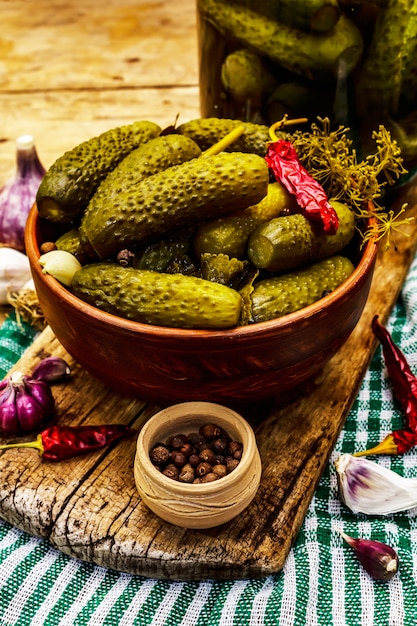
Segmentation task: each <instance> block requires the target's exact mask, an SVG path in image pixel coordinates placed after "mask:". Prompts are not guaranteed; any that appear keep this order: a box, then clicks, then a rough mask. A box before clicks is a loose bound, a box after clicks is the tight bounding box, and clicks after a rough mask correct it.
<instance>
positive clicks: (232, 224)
mask: <svg viewBox="0 0 417 626" xmlns="http://www.w3.org/2000/svg"><path fill="white" fill-rule="evenodd" d="M294 203H295V201H294V199H293V196H291V195H290V194H289V193H288V191H287V190H286V189H285V187H284V186H283V185H281V183H279V182H274V183H270V184H269V185H268V193H267V195H266V196H265V197H264V198H262V200H261V201H260V202H259V203H258V204H255V205H254V206H250V207H248V208H247V209H244V210H243V211H238V212H235V213H231V214H230V215H225V216H223V217H218V218H216V219H214V220H210V221H209V222H204V223H203V224H202V225H201V226H200V227H199V229H198V230H197V233H196V234H195V237H194V251H195V253H196V255H197V257H198V258H199V257H200V256H201V255H202V254H204V253H205V252H209V253H211V254H227V255H228V256H229V257H230V258H237V259H243V258H245V257H246V246H247V243H248V239H249V236H250V234H251V233H252V232H253V231H254V230H255V228H256V227H257V226H259V225H260V224H262V223H264V222H266V221H268V220H270V219H272V218H273V217H277V216H278V215H280V214H281V213H282V212H283V211H284V209H285V208H287V207H292V206H293V205H294Z"/></svg>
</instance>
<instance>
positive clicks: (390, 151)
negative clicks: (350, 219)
mask: <svg viewBox="0 0 417 626" xmlns="http://www.w3.org/2000/svg"><path fill="white" fill-rule="evenodd" d="M349 132H350V129H349V128H346V127H344V126H339V128H337V129H336V130H331V129H330V121H329V119H328V118H318V123H313V124H312V125H311V130H310V131H307V132H303V131H301V130H297V131H295V132H294V133H292V134H291V135H289V136H288V139H289V140H290V141H291V143H292V144H293V145H294V147H295V149H296V151H297V155H298V158H299V159H300V161H301V163H302V164H303V166H304V167H305V168H306V169H307V170H308V172H309V173H310V174H311V176H313V178H315V179H316V180H317V181H318V182H320V183H321V185H322V186H323V188H324V190H325V192H326V194H327V196H328V197H329V198H335V199H336V200H338V201H339V202H343V203H345V204H347V205H348V206H350V207H351V209H352V210H353V212H354V213H355V216H356V218H357V222H358V223H360V222H362V221H363V220H367V219H369V218H371V217H374V218H375V219H376V233H375V232H374V231H373V232H367V233H365V235H364V241H366V240H367V239H368V238H370V237H375V236H376V238H377V239H381V238H382V237H384V236H385V235H387V245H389V238H390V234H391V232H392V231H393V230H397V229H399V227H400V226H401V225H404V224H408V223H409V222H410V221H411V220H412V219H413V218H412V217H411V218H410V217H401V216H403V213H404V211H405V206H403V207H401V209H400V210H399V211H396V212H394V211H393V210H387V209H386V208H385V207H383V206H382V203H381V200H382V198H383V194H384V190H385V187H386V186H387V185H394V184H395V183H396V182H397V181H398V179H399V178H400V176H402V175H403V174H406V173H407V170H406V169H405V168H404V165H403V158H402V155H401V149H400V147H399V146H398V144H397V142H396V141H395V140H393V139H392V137H391V135H390V133H389V131H388V130H387V129H386V128H385V127H384V126H379V129H378V130H377V131H374V132H373V134H372V139H373V141H374V143H375V152H374V153H373V154H369V155H368V156H366V157H365V158H363V159H362V160H358V157H357V152H356V150H355V148H354V142H353V140H352V139H351V138H350V137H349Z"/></svg>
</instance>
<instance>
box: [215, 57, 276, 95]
mask: <svg viewBox="0 0 417 626" xmlns="http://www.w3.org/2000/svg"><path fill="white" fill-rule="evenodd" d="M221 75H222V83H223V87H224V88H225V90H226V91H227V92H228V93H229V94H230V96H231V97H232V98H233V100H235V101H236V102H240V103H242V104H245V103H246V102H251V103H253V104H254V105H255V106H257V107H259V106H261V104H262V101H263V100H264V98H265V97H266V96H267V95H268V94H270V93H271V92H272V90H273V89H274V87H275V86H276V83H277V81H276V79H275V78H274V77H273V76H272V74H271V72H270V71H269V70H268V67H267V65H266V63H265V60H264V59H263V58H262V57H261V56H260V55H259V54H255V52H251V51H250V50H235V51H234V52H231V53H230V54H229V55H227V57H226V58H225V60H224V61H223V64H222V68H221Z"/></svg>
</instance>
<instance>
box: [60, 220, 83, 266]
mask: <svg viewBox="0 0 417 626" xmlns="http://www.w3.org/2000/svg"><path fill="white" fill-rule="evenodd" d="M55 245H56V247H57V249H58V250H65V252H69V253H70V254H73V255H74V256H75V258H76V259H78V261H79V262H80V263H81V264H82V265H83V264H84V263H85V262H86V261H87V259H88V255H87V254H86V253H85V250H84V247H83V245H82V242H81V238H80V231H79V230H78V228H71V229H70V230H68V231H67V232H66V233H64V234H63V235H61V236H60V237H58V239H57V240H56V241H55Z"/></svg>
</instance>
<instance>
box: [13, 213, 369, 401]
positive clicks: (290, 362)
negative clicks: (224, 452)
mask: <svg viewBox="0 0 417 626" xmlns="http://www.w3.org/2000/svg"><path fill="white" fill-rule="evenodd" d="M49 229H50V225H48V224H46V223H45V222H44V220H42V219H41V218H40V217H39V215H38V211H37V208H36V205H35V206H34V207H33V208H32V210H31V212H30V214H29V217H28V221H27V227H26V233H25V236H26V239H25V243H26V252H27V255H28V258H29V261H30V264H31V269H32V274H33V279H34V283H35V287H36V290H37V294H38V298H39V302H40V306H41V308H42V310H43V313H44V315H45V318H46V320H47V322H48V323H49V325H50V326H51V328H52V330H53V332H54V333H55V335H56V337H57V338H58V339H59V341H60V342H61V343H62V345H63V346H64V348H65V349H66V350H67V351H68V352H69V353H70V354H71V355H72V356H73V357H74V359H75V360H76V361H78V362H79V363H80V364H81V365H82V366H83V367H84V368H85V369H86V370H87V371H89V372H90V373H92V374H93V375H95V376H96V377H97V378H99V379H101V380H102V381H104V382H105V383H106V384H107V385H109V386H110V387H112V388H114V389H117V390H118V391H121V392H124V393H129V394H133V395H135V396H138V397H141V398H143V399H145V400H154V401H157V402H159V403H164V402H166V403H173V402H183V401H192V400H199V401H211V402H220V403H223V404H228V405H230V406H235V407H236V406H238V405H239V404H241V403H246V402H247V401H258V400H260V399H267V398H273V397H276V396H278V395H280V394H281V393H286V392H287V391H288V390H289V389H292V388H294V387H296V386H298V385H300V384H302V383H304V382H305V381H306V380H307V379H309V378H311V377H312V376H314V375H315V374H317V373H318V372H319V371H320V370H321V369H322V367H323V366H324V365H325V364H326V363H327V362H328V361H329V359H330V358H331V357H332V356H333V355H334V354H335V353H336V352H337V351H338V350H339V348H340V347H341V346H342V344H343V343H344V342H345V341H346V339H347V338H348V337H349V335H350V334H351V332H352V331H353V329H354V328H355V326H356V324H357V322H358V320H359V318H360V316H361V313H362V310H363V308H364V306H365V303H366V300H367V297H368V293H369V289H370V285H371V280H372V274H373V269H374V264H375V259H376V254H377V246H376V244H375V243H374V242H373V241H369V242H368V243H367V244H366V246H365V247H364V249H363V251H362V254H361V258H360V260H359V261H358V263H357V266H356V268H355V270H354V272H353V273H352V274H351V275H350V276H349V278H348V279H347V280H346V281H345V282H344V283H343V284H342V285H340V286H339V287H338V288H337V289H335V290H334V291H333V292H332V293H330V294H328V295H326V296H325V297H323V298H322V299H321V300H319V301H318V302H315V303H314V304H312V305H310V306H308V307H306V308H304V309H302V310H300V311H297V312H295V313H291V314H290V315H286V316H284V317H280V318H278V319H274V320H270V321H267V322H261V323H258V324H252V325H248V326H242V327H237V328H233V329H230V330H221V331H214V330H209V331H206V330H186V329H178V328H166V327H160V326H153V325H149V324H141V323H138V322H132V321H129V320H126V319H122V318H120V317H117V316H115V315H111V314H109V313H105V312H103V311H100V310H98V309H96V308H95V307H93V306H91V305H89V304H86V303H85V302H83V301H81V300H80V299H78V298H77V297H75V296H74V295H73V294H71V292H70V291H69V290H68V289H67V288H66V287H64V286H62V285H61V284H60V283H59V282H58V281H57V280H55V279H54V278H53V277H51V276H49V275H46V274H43V273H42V268H41V266H40V264H39V261H38V259H39V256H40V245H41V244H42V242H44V241H48V240H49V241H50V240H51V233H50V232H49Z"/></svg>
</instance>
